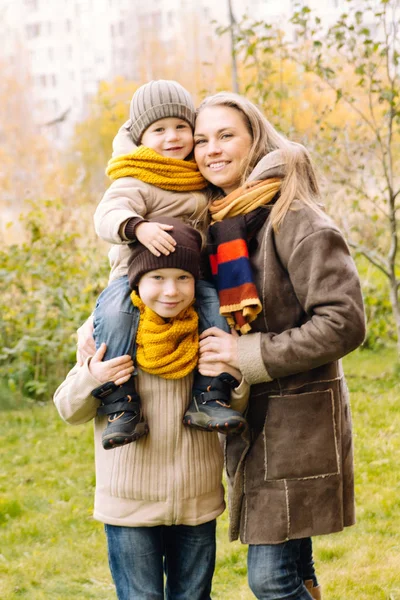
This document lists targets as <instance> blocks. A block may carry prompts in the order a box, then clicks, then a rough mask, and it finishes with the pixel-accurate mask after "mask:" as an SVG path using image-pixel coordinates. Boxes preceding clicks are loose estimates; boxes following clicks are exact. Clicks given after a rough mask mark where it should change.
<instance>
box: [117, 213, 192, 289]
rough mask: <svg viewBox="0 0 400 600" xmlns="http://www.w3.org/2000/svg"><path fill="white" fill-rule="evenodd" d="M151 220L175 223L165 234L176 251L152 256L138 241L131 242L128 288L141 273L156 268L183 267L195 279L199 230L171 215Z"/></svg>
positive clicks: (135, 282) (136, 280)
mask: <svg viewBox="0 0 400 600" xmlns="http://www.w3.org/2000/svg"><path fill="white" fill-rule="evenodd" d="M151 221H153V222H156V223H163V224H165V225H173V226H174V228H173V229H171V231H168V233H169V234H170V235H171V236H172V237H173V238H174V240H175V241H176V246H175V251H174V252H171V253H170V254H169V255H168V256H166V255H165V254H161V256H154V254H152V253H151V252H150V250H148V249H147V248H146V247H145V246H143V244H140V243H139V242H135V243H134V244H132V245H131V250H132V252H131V255H130V257H129V261H128V279H129V285H130V287H131V289H135V288H136V287H137V285H138V283H139V281H140V278H141V277H142V275H144V274H145V273H148V272H149V271H154V270H156V269H182V270H183V271H188V272H189V273H191V274H192V275H193V277H194V278H195V279H197V278H198V277H199V272H200V253H201V245H202V238H201V235H200V233H199V232H198V231H197V230H196V229H194V228H193V227H191V226H190V225H187V224H186V223H183V222H182V221H180V220H179V219H174V218H172V217H170V218H169V217H164V218H159V219H152V220H151Z"/></svg>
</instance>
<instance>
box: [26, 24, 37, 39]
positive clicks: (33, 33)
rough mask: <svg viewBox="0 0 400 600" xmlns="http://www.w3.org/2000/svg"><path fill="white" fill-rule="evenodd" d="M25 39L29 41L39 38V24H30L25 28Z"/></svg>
mask: <svg viewBox="0 0 400 600" xmlns="http://www.w3.org/2000/svg"><path fill="white" fill-rule="evenodd" d="M25 31H26V37H27V38H28V40H29V39H32V38H35V37H39V35H40V23H30V24H29V25H27V26H26V30H25Z"/></svg>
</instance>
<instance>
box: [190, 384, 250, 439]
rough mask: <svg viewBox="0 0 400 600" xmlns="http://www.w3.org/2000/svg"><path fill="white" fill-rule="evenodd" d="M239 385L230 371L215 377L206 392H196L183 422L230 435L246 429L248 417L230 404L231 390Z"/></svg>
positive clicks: (197, 427)
mask: <svg viewBox="0 0 400 600" xmlns="http://www.w3.org/2000/svg"><path fill="white" fill-rule="evenodd" d="M238 385H239V383H238V381H237V380H236V379H235V378H234V377H232V375H229V373H221V375H218V377H214V378H213V379H212V380H211V382H210V385H209V386H208V387H207V391H206V392H200V393H199V394H194V396H193V399H192V401H191V403H190V406H189V408H188V410H187V411H186V413H185V416H184V417H183V423H184V424H185V425H187V426H188V427H194V428H196V429H203V430H204V431H218V432H219V433H225V434H228V435H234V434H236V433H241V432H242V431H244V429H245V427H246V419H245V418H244V417H243V415H242V414H241V413H240V412H238V411H236V410H233V409H232V408H231V407H230V404H229V401H230V395H231V390H232V389H233V388H235V387H237V386H238Z"/></svg>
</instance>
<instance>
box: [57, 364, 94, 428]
mask: <svg viewBox="0 0 400 600" xmlns="http://www.w3.org/2000/svg"><path fill="white" fill-rule="evenodd" d="M89 360H90V359H88V360H87V361H86V362H85V363H84V364H83V366H81V367H79V366H78V365H75V367H74V368H73V369H72V370H71V371H70V372H69V373H68V375H67V377H66V378H65V380H64V381H63V382H62V384H61V385H60V386H59V387H58V388H57V390H56V391H55V394H54V398H53V400H54V404H55V405H56V408H57V410H58V412H59V414H60V416H61V418H62V419H64V421H66V422H67V423H70V424H71V425H80V424H81V423H86V422H87V421H90V420H91V419H93V418H94V417H95V416H96V412H97V409H98V407H99V406H100V401H99V400H98V399H97V398H94V397H93V396H92V395H91V391H92V390H93V389H94V388H95V387H97V386H99V385H100V383H101V382H100V381H98V380H97V379H95V378H94V377H93V375H91V373H90V371H89V366H88V365H89Z"/></svg>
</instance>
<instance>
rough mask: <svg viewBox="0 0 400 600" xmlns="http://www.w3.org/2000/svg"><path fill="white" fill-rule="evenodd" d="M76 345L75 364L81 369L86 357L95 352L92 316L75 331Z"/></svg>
mask: <svg viewBox="0 0 400 600" xmlns="http://www.w3.org/2000/svg"><path fill="white" fill-rule="evenodd" d="M76 333H77V335H78V343H77V344H76V362H77V363H78V365H79V366H80V367H81V366H82V365H83V363H84V362H85V360H86V359H87V358H88V356H93V355H94V354H95V352H96V345H95V343H94V339H93V316H92V315H91V316H90V317H89V318H88V319H86V321H85V322H84V324H83V325H81V327H79V329H78V330H77V332H76Z"/></svg>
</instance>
